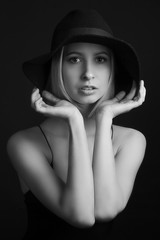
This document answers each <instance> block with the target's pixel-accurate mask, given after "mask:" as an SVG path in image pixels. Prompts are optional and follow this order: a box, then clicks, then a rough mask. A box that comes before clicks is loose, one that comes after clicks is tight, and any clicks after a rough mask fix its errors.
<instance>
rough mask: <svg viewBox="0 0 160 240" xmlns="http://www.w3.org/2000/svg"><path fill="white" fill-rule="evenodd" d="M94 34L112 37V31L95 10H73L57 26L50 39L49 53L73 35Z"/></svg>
mask: <svg viewBox="0 0 160 240" xmlns="http://www.w3.org/2000/svg"><path fill="white" fill-rule="evenodd" d="M91 31H92V32H91ZM97 31H98V32H97ZM95 34H96V35H106V34H109V35H110V36H113V33H112V30H111V29H110V27H109V26H108V24H107V23H106V22H105V20H104V19H103V17H102V16H101V15H100V14H99V13H98V12H97V11H96V10H94V9H89V10H79V9H78V10H77V9H76V10H73V11H71V12H69V13H68V14H67V15H66V16H65V17H64V18H63V19H62V20H61V21H60V22H59V23H58V24H57V26H56V28H55V30H54V33H53V37H52V43H51V51H54V49H55V48H57V46H58V45H59V44H60V43H63V42H65V41H67V39H69V38H70V39H71V38H72V37H73V35H74V37H75V36H80V35H81V36H82V35H83V36H84V35H95ZM72 39H73V38H72ZM83 40H84V39H83Z"/></svg>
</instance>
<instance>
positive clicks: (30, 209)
mask: <svg viewBox="0 0 160 240" xmlns="http://www.w3.org/2000/svg"><path fill="white" fill-rule="evenodd" d="M40 130H41V131H42V133H43V135H44V137H45V139H46V141H47V144H48V145H49V141H48V139H47V137H46V136H45V133H44V131H43V129H42V127H40ZM112 133H113V130H112ZM49 148H50V149H51V147H50V145H49ZM51 151H52V149H51ZM52 157H53V153H52ZM24 201H25V204H26V208H27V214H28V226H27V232H26V234H25V236H24V238H23V240H31V239H34V240H35V239H40V240H41V239H44V240H51V239H52V240H54V239H67V240H68V239H74V240H75V239H76V238H83V239H87V240H90V239H91V240H92V239H99V240H101V239H107V240H108V239H109V236H110V235H111V229H112V225H113V220H112V221H109V222H100V221H96V222H95V224H94V225H93V226H92V227H89V228H76V227H73V226H71V225H70V224H68V223H67V222H66V221H64V220H63V219H61V218H59V217H58V216H56V215H55V214H54V213H52V212H51V211H49V210H48V209H47V208H46V207H45V206H44V205H43V204H42V203H41V202H40V201H39V200H38V199H37V198H36V197H35V196H34V194H33V193H32V192H31V191H28V192H27V193H26V194H25V195H24Z"/></svg>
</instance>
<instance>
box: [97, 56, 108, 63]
mask: <svg viewBox="0 0 160 240" xmlns="http://www.w3.org/2000/svg"><path fill="white" fill-rule="evenodd" d="M106 61H107V58H105V57H96V62H98V63H104V62H106Z"/></svg>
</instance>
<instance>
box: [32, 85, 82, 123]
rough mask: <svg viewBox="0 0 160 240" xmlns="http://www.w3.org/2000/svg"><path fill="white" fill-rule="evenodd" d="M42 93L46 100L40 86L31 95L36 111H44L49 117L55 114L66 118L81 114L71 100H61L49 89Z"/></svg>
mask: <svg viewBox="0 0 160 240" xmlns="http://www.w3.org/2000/svg"><path fill="white" fill-rule="evenodd" d="M42 95H43V97H44V98H45V100H46V101H44V100H43V98H42V97H41V95H40V93H39V89H38V88H36V89H33V92H32V96H31V106H32V108H33V109H34V110H35V111H37V112H39V113H42V114H44V115H46V116H48V117H53V116H55V117H61V118H66V119H70V118H72V117H74V116H77V114H78V115H81V113H80V111H79V110H78V108H76V107H75V106H74V105H73V104H72V103H70V102H69V101H67V100H61V99H59V98H57V97H55V96H54V95H53V94H51V93H50V92H48V91H43V92H42Z"/></svg>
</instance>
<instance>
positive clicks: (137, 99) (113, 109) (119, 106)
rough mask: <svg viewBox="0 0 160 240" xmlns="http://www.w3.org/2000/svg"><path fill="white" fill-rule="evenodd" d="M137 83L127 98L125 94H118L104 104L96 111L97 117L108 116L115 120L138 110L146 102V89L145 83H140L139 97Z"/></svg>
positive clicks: (133, 85)
mask: <svg viewBox="0 0 160 240" xmlns="http://www.w3.org/2000/svg"><path fill="white" fill-rule="evenodd" d="M135 93H136V86H135V82H133V84H132V88H131V90H130V92H129V93H128V94H127V95H126V96H125V92H124V91H122V92H120V93H118V94H117V95H116V96H115V97H114V98H113V99H110V100H106V101H104V102H102V103H101V104H100V105H99V106H98V108H97V111H96V117H102V116H106V117H107V118H108V117H110V118H111V119H113V118H114V117H116V116H118V115H120V114H122V113H125V112H128V111H130V110H132V109H133V108H137V107H139V106H140V105H142V103H143V102H144V101H145V96H146V88H145V87H144V81H143V80H141V81H140V88H139V92H138V94H137V96H135Z"/></svg>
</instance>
